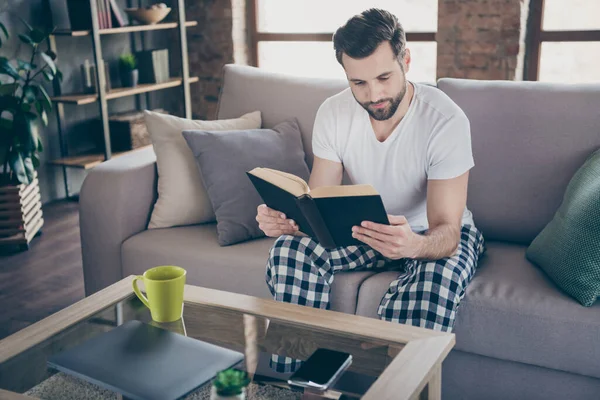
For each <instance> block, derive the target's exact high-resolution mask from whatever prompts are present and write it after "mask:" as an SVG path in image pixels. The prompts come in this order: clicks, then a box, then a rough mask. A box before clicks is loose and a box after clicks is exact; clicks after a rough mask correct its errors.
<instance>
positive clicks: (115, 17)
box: [109, 0, 127, 27]
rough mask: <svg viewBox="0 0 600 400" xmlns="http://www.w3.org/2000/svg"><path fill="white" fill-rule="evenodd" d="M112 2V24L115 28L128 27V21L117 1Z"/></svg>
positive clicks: (112, 0) (111, 0)
mask: <svg viewBox="0 0 600 400" xmlns="http://www.w3.org/2000/svg"><path fill="white" fill-rule="evenodd" d="M109 2H110V15H111V19H112V24H113V26H115V27H122V26H125V25H127V21H126V20H125V17H124V16H123V13H122V12H121V9H120V8H119V6H118V5H117V2H116V1H115V0H109Z"/></svg>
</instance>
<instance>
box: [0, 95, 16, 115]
mask: <svg viewBox="0 0 600 400" xmlns="http://www.w3.org/2000/svg"><path fill="white" fill-rule="evenodd" d="M18 108H19V99H18V98H17V97H15V96H0V111H3V112H4V111H9V112H10V113H11V114H14V113H15V112H16V111H17V109H18Z"/></svg>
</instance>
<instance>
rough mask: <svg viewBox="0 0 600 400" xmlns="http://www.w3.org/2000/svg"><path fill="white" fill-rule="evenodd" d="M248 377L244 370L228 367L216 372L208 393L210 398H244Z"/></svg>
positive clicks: (228, 399)
mask: <svg viewBox="0 0 600 400" xmlns="http://www.w3.org/2000/svg"><path fill="white" fill-rule="evenodd" d="M249 383H250V378H249V377H248V374H247V373H246V372H245V371H240V370H237V369H233V368H229V369H226V370H223V371H221V372H219V373H217V376H216V378H215V380H214V381H213V386H212V390H211V394H210V399H211V400H244V399H245V398H246V386H248V384H249Z"/></svg>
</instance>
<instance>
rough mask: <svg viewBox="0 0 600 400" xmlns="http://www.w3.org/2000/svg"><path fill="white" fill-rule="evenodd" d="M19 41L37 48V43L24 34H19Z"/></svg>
mask: <svg viewBox="0 0 600 400" xmlns="http://www.w3.org/2000/svg"><path fill="white" fill-rule="evenodd" d="M19 39H21V42H23V43H25V44H28V45H31V46H35V42H34V41H33V40H32V39H31V38H30V37H29V36H27V35H25V34H23V33H19Z"/></svg>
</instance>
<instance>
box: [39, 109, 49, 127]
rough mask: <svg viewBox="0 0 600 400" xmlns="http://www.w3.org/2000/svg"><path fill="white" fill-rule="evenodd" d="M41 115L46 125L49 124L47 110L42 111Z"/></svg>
mask: <svg viewBox="0 0 600 400" xmlns="http://www.w3.org/2000/svg"><path fill="white" fill-rule="evenodd" d="M40 117H42V122H43V123H44V126H48V114H46V110H43V111H42V114H40Z"/></svg>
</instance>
